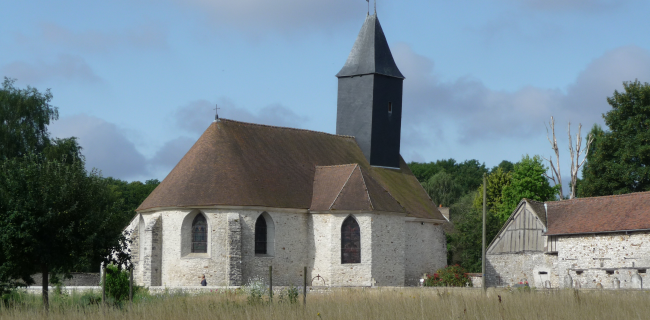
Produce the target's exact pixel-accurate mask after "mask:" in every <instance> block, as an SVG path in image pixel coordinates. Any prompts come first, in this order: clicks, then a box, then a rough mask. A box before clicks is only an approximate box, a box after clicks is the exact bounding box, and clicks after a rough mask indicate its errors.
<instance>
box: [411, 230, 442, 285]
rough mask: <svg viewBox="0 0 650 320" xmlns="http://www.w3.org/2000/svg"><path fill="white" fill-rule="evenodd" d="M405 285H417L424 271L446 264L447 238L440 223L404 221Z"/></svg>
mask: <svg viewBox="0 0 650 320" xmlns="http://www.w3.org/2000/svg"><path fill="white" fill-rule="evenodd" d="M404 239H405V242H406V247H405V263H404V265H405V285H407V286H418V285H419V284H420V278H422V276H423V275H424V274H425V273H429V274H433V273H434V272H436V270H438V269H440V268H444V267H445V265H447V240H446V239H445V234H444V232H443V226H442V225H435V224H433V223H431V222H419V221H409V222H406V223H405V227H404Z"/></svg>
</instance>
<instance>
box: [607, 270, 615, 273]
mask: <svg viewBox="0 0 650 320" xmlns="http://www.w3.org/2000/svg"><path fill="white" fill-rule="evenodd" d="M605 272H607V274H614V270H605Z"/></svg>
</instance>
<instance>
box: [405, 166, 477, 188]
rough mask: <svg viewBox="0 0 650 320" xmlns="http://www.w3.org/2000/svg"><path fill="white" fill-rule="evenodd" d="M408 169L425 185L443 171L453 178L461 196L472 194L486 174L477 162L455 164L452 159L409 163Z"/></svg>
mask: <svg viewBox="0 0 650 320" xmlns="http://www.w3.org/2000/svg"><path fill="white" fill-rule="evenodd" d="M409 168H410V169H411V171H412V172H413V174H414V175H415V177H416V178H417V179H418V181H420V182H421V183H426V182H427V181H428V180H429V179H431V177H433V176H434V175H436V174H438V173H439V172H441V171H445V172H446V173H448V174H450V175H451V176H452V177H453V179H454V181H455V183H456V185H457V186H458V187H459V188H460V194H461V195H464V194H466V193H468V192H474V190H476V188H477V187H478V186H479V185H480V184H481V181H482V179H483V174H484V173H487V172H488V169H487V168H486V167H485V164H481V163H480V162H478V160H466V161H464V162H461V163H457V162H456V160H454V159H447V160H437V161H436V162H429V163H418V162H411V163H409Z"/></svg>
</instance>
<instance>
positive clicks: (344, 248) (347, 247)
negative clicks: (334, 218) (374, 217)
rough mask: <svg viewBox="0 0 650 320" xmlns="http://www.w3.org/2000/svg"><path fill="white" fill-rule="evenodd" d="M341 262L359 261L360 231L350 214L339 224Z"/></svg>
mask: <svg viewBox="0 0 650 320" xmlns="http://www.w3.org/2000/svg"><path fill="white" fill-rule="evenodd" d="M341 263H361V231H360V228H359V223H357V220H355V219H354V218H352V216H349V217H347V218H346V219H345V220H344V221H343V226H341Z"/></svg>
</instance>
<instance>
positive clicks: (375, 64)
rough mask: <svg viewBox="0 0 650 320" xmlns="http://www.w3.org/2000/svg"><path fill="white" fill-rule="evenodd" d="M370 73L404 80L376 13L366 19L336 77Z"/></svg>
mask: <svg viewBox="0 0 650 320" xmlns="http://www.w3.org/2000/svg"><path fill="white" fill-rule="evenodd" d="M372 73H376V74H381V75H385V76H389V77H394V78H400V79H404V76H403V75H402V73H401V72H400V71H399V69H398V68H397V65H396V64H395V60H393V55H392V54H391V52H390V48H389V47H388V42H387V41H386V36H385V35H384V31H383V30H382V29H381V24H379V19H377V13H376V12H375V14H373V15H369V16H367V17H366V21H365V22H364V24H363V27H361V31H360V32H359V36H358V37H357V41H356V42H355V43H354V47H352V51H351V52H350V55H349V56H348V60H347V62H346V63H345V65H344V66H343V68H342V69H341V71H339V73H338V74H337V75H336V76H337V77H338V78H342V77H353V76H358V75H364V74H372Z"/></svg>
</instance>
